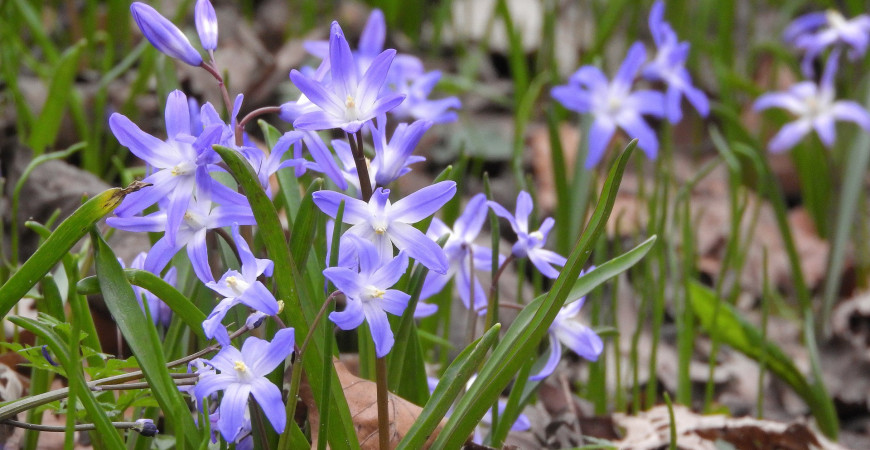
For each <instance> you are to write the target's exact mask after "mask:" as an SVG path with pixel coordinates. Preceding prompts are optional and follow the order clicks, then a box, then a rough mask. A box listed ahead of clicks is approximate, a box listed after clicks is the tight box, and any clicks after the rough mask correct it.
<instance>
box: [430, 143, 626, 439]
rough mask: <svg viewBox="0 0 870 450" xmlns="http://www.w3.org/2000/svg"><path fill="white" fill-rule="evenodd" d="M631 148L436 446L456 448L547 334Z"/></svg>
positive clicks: (600, 224) (599, 225)
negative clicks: (559, 265)
mask: <svg viewBox="0 0 870 450" xmlns="http://www.w3.org/2000/svg"><path fill="white" fill-rule="evenodd" d="M636 145H637V140H636V139H635V140H633V141H631V142H630V143H629V144H628V147H626V149H625V151H624V152H623V153H622V154H621V155H620V156H619V157H618V158H617V160H616V162H615V163H614V164H613V167H611V169H610V174H609V176H608V177H607V180H606V181H605V183H604V187H603V188H602V191H601V197H600V198H599V200H598V205H597V206H596V208H595V211H594V212H593V214H592V218H591V219H590V222H589V225H588V226H587V227H586V230H585V231H584V232H583V234H582V235H581V236H580V240H579V241H578V242H577V244H576V245H575V247H574V250H573V251H572V252H571V255H570V256H569V257H568V261H567V262H566V263H565V267H564V268H563V269H562V272H561V273H560V274H559V277H558V278H557V279H556V281H555V282H554V284H553V288H552V289H551V290H550V292H549V293H548V294H547V295H546V296H545V297H543V298H539V299H537V300H535V301H533V302H532V303H530V304H529V305H528V306H526V308H525V309H524V310H523V311H522V312H521V313H520V314H519V315H518V316H517V319H516V321H515V322H514V323H513V324H512V325H511V327H510V329H508V331H507V333H506V334H505V336H504V338H503V339H502V340H501V342H500V343H499V344H498V346H496V348H495V350H493V353H492V356H490V358H489V360H487V361H486V363H484V366H483V368H482V369H481V370H480V374H479V376H478V377H477V381H476V382H475V383H474V384H473V385H472V386H471V388H470V389H469V390H468V392H467V393H466V394H465V396H463V397H462V398H461V399H460V400H459V404H458V405H457V406H456V410H455V411H454V412H453V414H452V415H451V416H450V419H449V420H448V422H447V425H446V426H445V427H444V430H443V431H442V432H441V434H439V436H438V439H437V440H436V441H435V444H434V446H435V447H437V448H459V447H460V446H461V445H462V443H463V442H465V440H466V438H467V437H468V436H469V435H470V434H471V432H472V431H473V430H474V427H475V425H476V424H477V423H478V422H480V419H481V418H482V417H483V415H484V414H485V413H486V411H487V410H488V409H489V407H490V406H492V404H493V403H495V401H496V400H497V398H498V396H499V394H500V393H501V391H502V390H503V389H504V388H505V387H506V386H507V384H508V383H509V382H510V380H511V379H512V378H513V377H514V375H515V374H516V373H517V371H518V370H519V369H520V366H521V365H522V364H523V362H525V361H526V359H527V358H529V357H530V356H531V355H532V353H533V352H535V350H536V349H537V346H538V343H539V342H540V341H541V338H542V337H543V336H544V335H545V334H546V333H547V329H548V328H549V326H550V324H551V323H552V322H553V319H555V317H556V314H557V313H558V312H559V309H560V308H561V307H562V305H563V304H564V302H565V300H566V299H567V298H568V295H569V294H570V293H571V291H572V290H573V287H574V285H575V283H576V282H577V277H578V276H579V275H580V271H581V269H582V268H583V264H584V263H585V262H586V259H587V258H588V257H589V253H590V252H591V251H592V248H593V245H594V243H595V242H596V241H597V240H598V237H599V236H600V235H601V233H602V232H603V231H604V226H605V224H606V223H607V219H608V218H609V217H610V212H611V210H612V209H613V203H614V201H615V200H616V193H617V191H618V189H619V183H620V181H621V180H622V174H623V173H624V171H625V167H626V165H627V164H628V160H629V157H630V156H631V153H632V151H633V150H634V148H635V146H636ZM585 279H586V277H583V278H582V279H581V280H580V282H581V283H582V282H584V280H585Z"/></svg>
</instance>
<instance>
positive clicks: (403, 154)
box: [369, 115, 432, 186]
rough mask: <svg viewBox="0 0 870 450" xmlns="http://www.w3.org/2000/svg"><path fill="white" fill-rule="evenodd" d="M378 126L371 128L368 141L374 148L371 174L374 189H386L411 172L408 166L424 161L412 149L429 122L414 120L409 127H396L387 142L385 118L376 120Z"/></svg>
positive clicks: (405, 125) (407, 125)
mask: <svg viewBox="0 0 870 450" xmlns="http://www.w3.org/2000/svg"><path fill="white" fill-rule="evenodd" d="M378 125H379V127H378V126H375V125H374V124H371V125H370V126H369V129H370V130H371V132H372V140H373V141H374V144H375V157H374V158H373V159H372V162H371V171H372V172H374V174H373V177H374V179H375V182H376V183H377V185H378V186H388V185H389V184H390V183H392V182H393V181H395V180H397V179H398V178H399V177H401V176H402V175H404V174H406V173H408V172H410V171H411V168H410V167H408V166H409V165H411V164H414V163H417V162H421V161H425V160H426V158H424V157H422V156H414V155H412V153H414V149H415V148H416V147H417V144H418V143H419V142H420V139H421V138H422V137H423V133H425V132H426V131H427V130H428V129H429V128H430V127H431V126H432V122H429V121H425V120H418V121H416V122H414V123H412V124H410V125H409V124H407V123H400V124H399V125H398V126H397V127H396V130H395V131H393V136H392V137H391V138H390V140H389V141H387V116H386V115H380V116H378Z"/></svg>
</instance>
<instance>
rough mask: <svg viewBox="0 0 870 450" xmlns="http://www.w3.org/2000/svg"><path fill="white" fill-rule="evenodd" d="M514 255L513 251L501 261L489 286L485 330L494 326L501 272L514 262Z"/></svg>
mask: <svg viewBox="0 0 870 450" xmlns="http://www.w3.org/2000/svg"><path fill="white" fill-rule="evenodd" d="M514 259H515V258H514V255H513V253H511V254H510V255H508V257H507V258H505V260H504V262H503V263H501V266H500V267H499V268H498V271H497V272H496V273H495V275H493V276H492V284H490V286H489V307H488V308H486V320H485V321H484V323H485V325H484V330H488V329H490V327H492V323H493V321H494V320H495V317H494V314H493V312H494V311H495V306H496V302H498V297H496V295H497V294H498V279H499V278H501V274H502V273H503V272H504V270H505V269H506V268H507V266H508V264H510V263H511V262H513V260H514Z"/></svg>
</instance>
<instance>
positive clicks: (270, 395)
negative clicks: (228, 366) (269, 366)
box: [251, 378, 287, 434]
mask: <svg viewBox="0 0 870 450" xmlns="http://www.w3.org/2000/svg"><path fill="white" fill-rule="evenodd" d="M251 394H253V395H254V399H255V400H257V404H258V405H260V409H262V410H263V414H265V415H266V418H268V419H269V423H271V424H272V428H274V429H275V432H276V433H278V434H281V433H283V432H284V425H285V422H286V420H287V412H286V410H285V407H284V400H282V399H281V390H280V389H278V386H275V385H274V384H272V382H271V381H269V380H268V379H266V378H256V379H254V380H253V381H251Z"/></svg>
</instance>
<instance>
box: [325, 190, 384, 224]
mask: <svg viewBox="0 0 870 450" xmlns="http://www.w3.org/2000/svg"><path fill="white" fill-rule="evenodd" d="M311 198H312V199H313V200H314V204H315V205H317V207H318V208H320V210H321V211H323V213H324V214H326V215H327V216H329V217H332V218H333V219H335V217H336V215H337V214H338V206H339V204H341V202H342V200H343V201H344V213H343V215H342V220H343V221H344V223H349V224H352V225H356V224H359V223H364V222H367V221H368V220H369V219H370V218H371V213H370V212H369V206H368V204H367V203H365V202H363V201H362V200H359V199H355V198H353V197H351V196H349V195H346V194H342V193H340V192H335V191H317V192H315V193H313V194H311Z"/></svg>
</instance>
